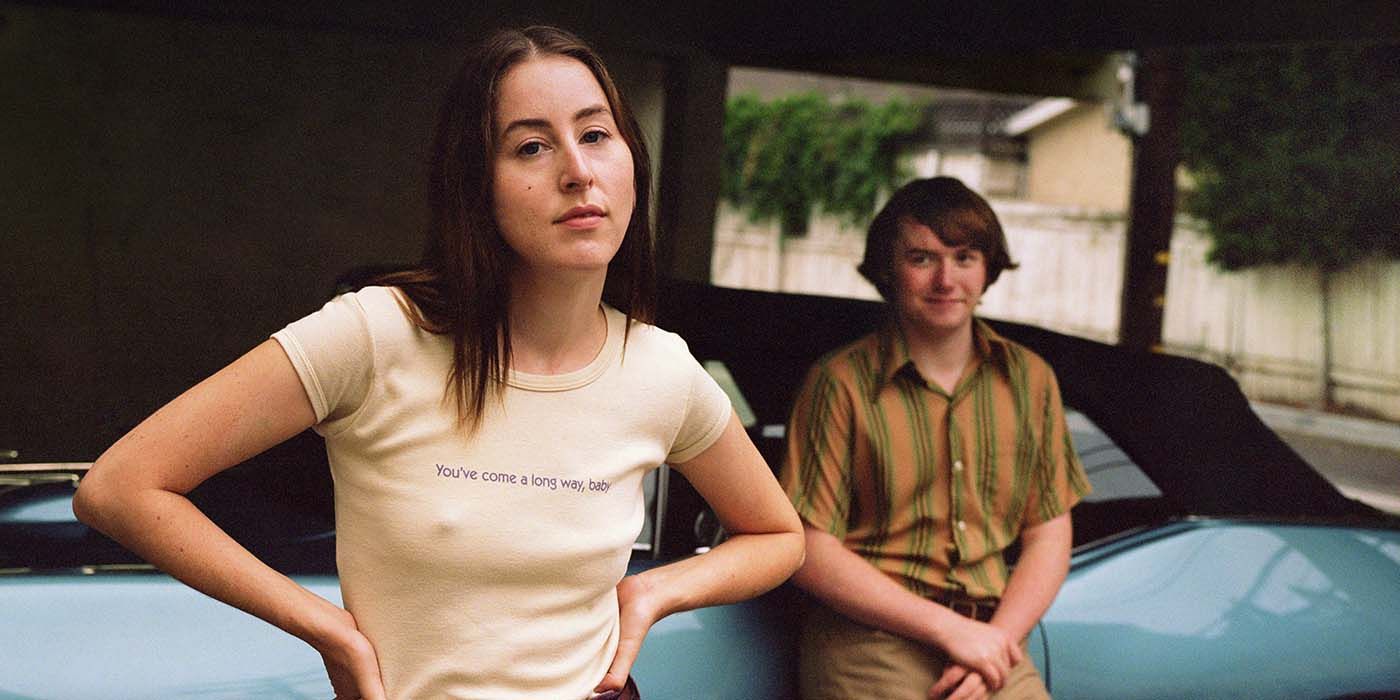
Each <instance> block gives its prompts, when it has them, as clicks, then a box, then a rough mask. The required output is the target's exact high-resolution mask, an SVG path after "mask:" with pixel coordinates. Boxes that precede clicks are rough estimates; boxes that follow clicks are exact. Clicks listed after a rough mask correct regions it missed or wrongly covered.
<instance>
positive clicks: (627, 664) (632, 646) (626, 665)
mask: <svg viewBox="0 0 1400 700" xmlns="http://www.w3.org/2000/svg"><path fill="white" fill-rule="evenodd" d="M617 609H618V640H617V654H615V655H614V656H613V662H612V666H610V667H609V668H608V672H607V674H606V675H604V676H603V680H602V681H601V682H599V683H598V687H596V688H594V692H604V691H608V690H622V687H623V686H624V685H626V684H627V676H628V675H629V674H631V672H632V664H633V663H634V662H636V660H637V654H638V653H640V652H641V650H642V640H643V639H646V636H647V632H648V631H649V630H650V629H651V626H652V625H653V624H655V623H656V621H657V620H658V619H660V618H661V617H662V615H661V613H660V608H659V606H658V605H657V600H656V596H654V595H653V591H652V589H651V586H650V585H649V583H648V582H647V581H646V580H644V578H643V577H641V576H627V577H625V578H623V579H622V581H620V582H619V583H618V584H617Z"/></svg>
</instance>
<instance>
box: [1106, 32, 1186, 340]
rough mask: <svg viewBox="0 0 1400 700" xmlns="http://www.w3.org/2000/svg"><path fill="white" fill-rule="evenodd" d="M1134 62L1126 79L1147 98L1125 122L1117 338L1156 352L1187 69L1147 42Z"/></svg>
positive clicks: (1174, 53)
mask: <svg viewBox="0 0 1400 700" xmlns="http://www.w3.org/2000/svg"><path fill="white" fill-rule="evenodd" d="M1139 61H1140V62H1139V64H1138V67H1137V70H1136V75H1135V77H1132V78H1130V79H1129V80H1130V83H1129V84H1130V85H1132V83H1133V82H1135V83H1136V87H1137V88H1138V92H1139V94H1140V96H1141V98H1142V101H1143V102H1145V103H1146V114H1141V113H1138V114H1136V115H1134V116H1136V117H1138V118H1137V119H1131V120H1128V121H1129V122H1130V123H1127V124H1124V126H1125V130H1126V131H1129V132H1130V135H1132V136H1134V138H1133V181H1132V190H1131V192H1130V194H1129V205H1128V232H1127V239H1126V245H1125V246H1124V248H1125V250H1124V261H1123V297H1122V303H1121V305H1120V307H1119V317H1118V344H1119V345H1121V346H1123V347H1126V348H1131V349H1135V350H1148V351H1157V350H1160V349H1161V345H1162V316H1163V309H1164V308H1165V306H1166V299H1167V265H1168V264H1169V263H1170V262H1171V242H1172V229H1173V228H1174V226H1175V222H1176V167H1177V164H1178V163H1179V162H1180V160H1181V137H1180V131H1179V125H1180V115H1181V95H1182V92H1183V87H1184V84H1185V71H1184V69H1183V65H1182V64H1183V61H1182V54H1181V50H1180V49H1175V48H1154V49H1145V50H1143V51H1142V52H1141V53H1140V54H1139ZM1131 106H1133V107H1140V106H1139V105H1136V104H1133V105H1131Z"/></svg>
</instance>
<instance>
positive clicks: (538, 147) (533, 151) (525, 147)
mask: <svg viewBox="0 0 1400 700" xmlns="http://www.w3.org/2000/svg"><path fill="white" fill-rule="evenodd" d="M543 150H544V144H542V143H540V142H539V141H531V142H529V143H526V144H522V145H521V146H520V148H518V149H516V151H515V152H516V153H519V154H520V155H522V156H536V155H539V154H540V151H543Z"/></svg>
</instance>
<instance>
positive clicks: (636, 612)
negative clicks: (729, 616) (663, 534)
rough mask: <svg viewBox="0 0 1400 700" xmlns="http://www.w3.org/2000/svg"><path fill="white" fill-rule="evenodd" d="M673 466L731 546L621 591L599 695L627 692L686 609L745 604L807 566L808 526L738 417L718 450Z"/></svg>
mask: <svg viewBox="0 0 1400 700" xmlns="http://www.w3.org/2000/svg"><path fill="white" fill-rule="evenodd" d="M673 466H675V468H676V469H678V470H679V471H680V472H681V473H682V474H684V475H685V477H686V479H687V480H689V481H690V483H691V484H692V485H694V486H695V489H696V490H697V491H699V492H700V495H701V496H702V497H704V499H705V501H706V502H707V503H708V504H709V505H710V508H712V509H713V510H714V511H715V515H717V516H719V521H720V523H721V524H723V525H724V528H725V530H726V531H727V532H728V533H729V539H727V540H725V541H724V543H722V544H720V545H719V546H717V547H715V548H714V549H712V550H710V551H709V552H707V553H705V554H703V555H700V556H695V557H689V558H686V559H682V560H680V561H677V562H674V563H671V564H667V565H666V566H661V567H657V568H655V569H650V570H648V571H645V572H643V573H640V574H637V575H636V576H628V577H627V578H624V579H623V580H622V582H621V583H619V584H618V587H617V596H618V604H619V607H620V609H621V615H622V621H621V638H620V640H619V642H618V649H617V655H616V656H615V657H614V659H613V663H612V667H611V668H610V669H608V673H607V675H606V676H604V677H603V681H602V683H600V684H599V685H598V690H600V691H601V690H616V689H619V688H621V687H622V685H623V683H625V682H626V680H627V674H628V673H629V672H630V671H631V668H632V663H633V662H634V661H635V660H636V658H637V653H638V652H639V651H640V650H641V646H642V639H643V637H645V636H646V633H647V630H649V629H650V628H651V625H652V624H654V623H655V622H656V621H658V620H660V619H661V618H664V617H666V616H667V615H670V614H671V613H676V612H681V611H683V610H691V609H694V608H700V607H705V606H707V605H723V604H726V603H735V602H739V601H741V600H747V599H749V598H752V597H754V596H757V595H759V594H761V593H763V592H765V591H768V590H770V589H772V588H774V587H775V586H777V585H778V584H780V583H782V582H783V581H785V580H787V578H788V577H789V576H791V575H792V572H793V571H795V570H796V569H797V567H798V566H800V565H801V564H802V556H803V553H802V552H803V545H802V523H801V521H799V520H798V518H797V513H796V512H795V511H793V509H792V505H791V504H789V503H788V499H787V497H786V496H785V495H783V492H782V489H780V488H779V487H778V482H777V480H776V479H774V478H773V473H772V471H770V470H769V468H768V465H767V463H766V462H764V461H763V457H762V456H760V455H759V453H758V449H757V448H755V447H754V446H753V442H751V441H750V440H749V436H748V434H747V433H745V432H744V427H743V426H742V425H740V424H739V419H738V418H737V417H735V416H734V415H733V414H732V413H731V415H730V418H729V424H728V425H727V426H726V427H725V429H724V432H723V433H722V434H721V435H720V437H719V439H718V440H716V441H715V443H714V444H713V445H711V446H710V447H708V448H706V449H705V451H704V452H701V453H700V454H699V455H697V456H696V457H695V458H693V459H691V460H690V461H688V462H685V463H682V464H677V465H673Z"/></svg>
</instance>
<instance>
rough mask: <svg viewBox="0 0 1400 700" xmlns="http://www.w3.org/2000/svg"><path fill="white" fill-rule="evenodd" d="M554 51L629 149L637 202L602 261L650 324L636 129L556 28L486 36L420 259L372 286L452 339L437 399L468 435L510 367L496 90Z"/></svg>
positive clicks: (434, 164)
mask: <svg viewBox="0 0 1400 700" xmlns="http://www.w3.org/2000/svg"><path fill="white" fill-rule="evenodd" d="M543 55H560V56H568V57H570V58H573V59H575V60H577V61H579V62H580V63H582V64H583V65H585V66H587V67H588V69H589V71H591V72H592V73H593V77H594V78H596V79H597V80H598V85H599V86H601V87H602V89H603V93H604V95H606V96H607V99H608V107H609V108H610V109H611V110H612V113H613V119H614V121H615V122H616V124H617V127H618V131H619V135H620V136H621V137H622V139H623V141H625V142H626V144H627V146H628V148H630V149H631V151H632V175H633V182H634V187H635V188H636V205H635V208H634V209H633V210H632V218H631V220H630V221H629V222H628V224H627V231H626V234H625V235H624V236H623V240H622V244H621V247H620V248H619V249H618V251H617V254H616V255H614V256H613V259H612V260H611V261H610V262H609V263H608V272H607V281H606V283H605V284H604V288H603V299H604V300H605V301H607V303H608V304H610V305H612V306H613V307H615V308H617V309H619V310H621V311H623V312H624V313H626V314H627V319H628V324H627V327H628V328H629V329H630V327H631V321H632V320H634V319H635V320H639V321H645V322H650V321H651V320H652V319H653V317H654V315H655V309H656V271H655V263H654V260H653V252H652V233H651V214H650V212H651V165H650V163H651V161H650V160H649V158H648V157H647V150H646V144H644V143H643V141H642V132H641V129H640V128H639V127H638V126H637V120H636V118H635V117H634V115H633V114H632V111H631V109H630V108H629V107H628V106H627V103H626V102H625V101H624V100H623V99H622V95H621V94H620V93H619V92H618V90H617V85H616V84H615V83H614V82H613V80H612V77H611V76H610V75H609V74H608V70H607V68H606V67H605V66H604V65H603V61H602V59H600V58H599V57H598V54H597V53H596V52H594V51H593V49H592V48H590V47H589V46H588V45H587V44H585V43H583V41H582V40H580V39H579V38H578V37H576V36H574V35H573V34H570V33H569V32H566V31H564V30H562V29H557V28H554V27H545V26H532V27H526V28H524V29H503V30H498V31H496V32H494V33H492V34H491V35H490V36H488V37H486V39H485V40H484V41H482V42H481V43H480V44H478V45H476V47H475V48H474V49H472V50H471V51H470V52H469V53H468V55H467V57H466V60H465V61H464V62H463V63H462V67H461V69H460V70H459V71H458V73H457V77H456V79H454V80H453V81H452V85H451V87H450V88H449V89H448V91H447V98H446V100H445V101H444V103H443V106H442V111H441V112H440V113H439V115H438V124H437V132H436V137H435V139H434V142H433V152H432V160H431V163H430V168H429V176H428V200H429V205H430V208H431V214H432V218H431V219H430V223H429V228H428V236H427V245H426V247H425V249H424V251H423V259H422V261H421V262H420V263H419V264H418V265H417V266H416V267H414V268H411V269H409V270H406V271H402V272H396V273H390V274H387V275H383V276H381V277H379V278H377V279H375V280H374V283H375V284H382V285H387V286H395V287H398V288H399V289H400V290H402V291H403V293H404V295H405V296H406V297H407V298H408V300H409V301H410V302H411V304H406V305H405V310H406V311H407V313H408V314H409V317H410V318H411V319H412V320H413V322H414V323H415V324H416V325H418V327H420V328H422V329H424V330H426V331H429V332H432V333H439V334H444V335H450V336H452V369H451V371H450V372H449V374H448V377H447V379H448V381H447V386H446V389H445V392H444V400H448V399H449V397H450V398H451V399H452V400H453V402H454V403H455V404H456V407H457V418H458V421H459V423H461V424H462V425H463V426H464V427H466V428H467V429H468V431H471V430H474V429H475V428H476V426H477V424H478V423H479V422H480V420H481V415H482V413H483V412H484V410H485V407H486V401H487V397H488V396H492V397H495V398H499V397H500V395H501V391H502V390H503V387H504V381H505V375H506V372H507V370H508V369H509V368H510V364H511V354H510V321H509V314H508V307H507V304H508V300H509V292H510V289H509V271H510V261H511V252H510V248H509V247H508V246H507V244H506V242H505V240H504V239H503V238H502V237H501V233H500V230H499V229H498V228H497V225H496V220H495V217H494V216H493V215H492V211H493V207H492V201H491V185H492V183H491V173H492V162H493V159H494V158H495V152H496V136H497V134H495V112H496V101H497V90H498V89H499V83H500V80H501V79H502V77H503V76H504V75H505V73H506V71H508V70H510V68H512V67H513V66H515V65H517V64H519V63H523V62H524V61H526V60H529V59H531V58H534V57H536V56H543Z"/></svg>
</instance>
